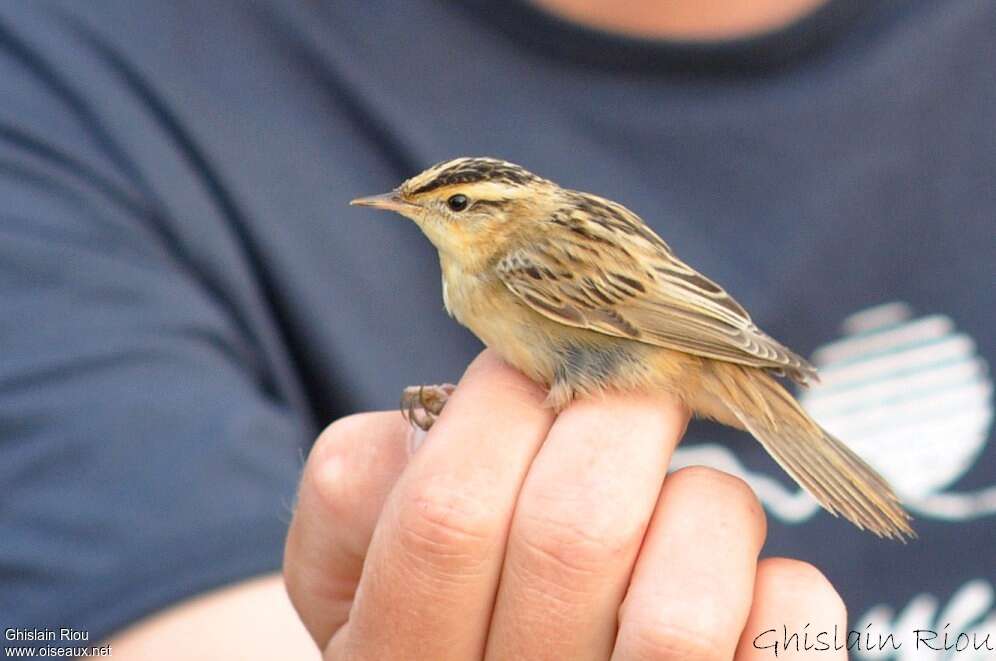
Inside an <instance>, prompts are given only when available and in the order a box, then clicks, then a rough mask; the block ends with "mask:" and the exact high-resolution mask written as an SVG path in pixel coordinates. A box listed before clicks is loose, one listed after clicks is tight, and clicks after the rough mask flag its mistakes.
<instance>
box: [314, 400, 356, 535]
mask: <svg viewBox="0 0 996 661" xmlns="http://www.w3.org/2000/svg"><path fill="white" fill-rule="evenodd" d="M358 418H359V416H349V417H347V418H342V419H341V420H337V421H336V422H333V423H332V424H331V425H329V426H328V427H326V428H325V430H324V431H322V433H321V434H320V435H319V436H318V439H317V440H316V441H315V444H314V446H313V447H312V449H311V453H310V454H309V456H308V461H307V463H306V464H305V467H304V475H303V479H302V485H304V486H302V489H307V490H308V491H309V492H311V494H313V495H314V496H315V497H316V498H317V500H318V502H319V505H320V506H321V508H322V510H323V511H324V512H325V513H326V514H328V515H330V516H337V515H340V514H345V511H346V510H347V509H348V508H349V503H350V502H351V499H352V498H353V497H354V496H353V494H354V491H355V490H354V489H353V488H352V487H353V485H354V484H355V480H354V479H353V478H352V476H353V475H354V473H353V471H351V470H350V469H349V464H350V460H351V453H350V447H349V445H348V443H347V439H348V438H350V436H351V434H350V431H351V430H352V429H353V428H354V427H355V426H356V425H357V424H358V423H359V420H358Z"/></svg>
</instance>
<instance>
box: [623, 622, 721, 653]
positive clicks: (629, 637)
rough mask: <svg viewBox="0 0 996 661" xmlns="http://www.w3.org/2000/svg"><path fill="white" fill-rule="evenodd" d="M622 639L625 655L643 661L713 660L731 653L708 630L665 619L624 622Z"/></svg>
mask: <svg viewBox="0 0 996 661" xmlns="http://www.w3.org/2000/svg"><path fill="white" fill-rule="evenodd" d="M618 641H619V642H618V646H619V648H620V651H621V652H622V654H621V656H622V658H625V659H634V660H639V661H643V660H644V659H646V660H654V661H671V660H672V659H673V660H675V661H678V660H680V661H713V660H716V659H723V658H728V656H729V655H728V653H724V651H723V644H722V641H719V640H716V639H715V636H714V635H713V633H712V632H711V631H709V630H708V629H704V628H701V627H697V626H689V625H685V624H682V623H679V622H675V621H666V620H664V619H663V618H656V619H635V620H629V621H624V622H623V624H622V625H621V626H620V629H619V635H618Z"/></svg>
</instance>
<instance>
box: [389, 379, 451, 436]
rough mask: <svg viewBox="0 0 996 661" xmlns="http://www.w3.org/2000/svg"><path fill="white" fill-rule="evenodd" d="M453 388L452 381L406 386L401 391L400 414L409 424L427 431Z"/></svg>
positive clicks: (441, 410) (440, 411)
mask: <svg viewBox="0 0 996 661" xmlns="http://www.w3.org/2000/svg"><path fill="white" fill-rule="evenodd" d="M455 389H456V386H454V385H453V384H452V383H443V384H440V385H421V386H408V387H407V388H405V389H404V390H403V391H402V393H401V403H400V408H401V415H402V416H403V417H404V418H405V420H407V421H408V423H409V424H411V425H414V426H415V427H418V428H419V429H421V430H423V431H429V429H430V428H431V427H432V425H433V423H434V422H436V418H438V417H439V414H440V413H442V412H443V407H444V406H446V402H447V400H449V398H450V395H452V394H453V391H454V390H455Z"/></svg>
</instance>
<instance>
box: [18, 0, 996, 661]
mask: <svg viewBox="0 0 996 661" xmlns="http://www.w3.org/2000/svg"><path fill="white" fill-rule="evenodd" d="M994 63H996V4H994V3H992V2H990V1H988V0H957V1H955V0H951V1H947V2H939V1H936V0H902V1H878V2H871V1H867V0H829V2H828V3H827V4H825V5H824V6H823V7H821V8H820V9H818V10H817V11H816V12H815V13H814V14H812V15H810V16H809V17H807V18H805V19H803V20H801V21H799V22H797V23H795V24H793V25H791V26H789V27H787V28H785V29H782V30H778V31H776V32H773V33H770V34H765V35H762V36H759V37H756V38H750V39H744V40H739V41H727V42H719V43H707V44H704V43H675V42H660V41H650V40H646V41H640V40H633V39H624V38H621V37H618V36H613V35H610V34H606V33H600V32H596V31H593V30H588V29H585V28H582V27H580V26H577V25H573V24H570V23H567V22H564V21H561V20H558V19H555V18H553V17H552V16H549V15H547V14H544V13H542V12H541V11H539V10H538V9H535V8H533V7H532V6H531V5H529V4H527V3H526V2H525V1H524V0H520V1H517V2H513V1H509V0H502V1H499V0H465V1H464V2H462V3H453V2H443V1H440V0H408V1H406V2H403V3H401V2H387V1H384V0H365V1H363V2H360V1H355V2H352V1H351V2H347V1H342V2H332V1H331V0H311V1H305V0H301V1H300V2H290V1H287V2H266V3H263V2H252V3H247V2H240V1H238V0H225V1H212V2H155V1H152V0H99V1H91V2H74V1H72V0H65V1H61V2H59V1H44V2H43V1H38V2H17V3H4V4H3V5H0V99H2V103H0V493H2V496H0V626H2V627H4V628H6V627H63V626H78V627H86V628H87V629H88V630H89V632H90V636H91V640H94V639H99V638H101V637H103V636H106V635H108V634H110V633H112V632H113V631H115V630H117V629H119V628H120V627H123V626H126V625H127V624H129V623H131V622H133V621H134V620H136V619H137V618H139V617H141V616H143V615H145V614H147V613H150V612H153V611H156V610H158V609H161V608H164V607H166V606H168V605H170V604H172V603H175V602H177V601H178V600H181V599H184V598H186V597H189V596H191V595H194V594H197V593H200V592H203V591H206V590H210V589H212V588H214V587H216V586H219V585H223V584H226V583H231V582H235V581H239V580H242V579H245V578H247V577H250V576H253V575H256V574H259V573H264V572H268V571H271V570H274V569H276V568H278V566H279V564H280V560H281V549H282V543H283V537H284V534H285V532H286V525H287V522H288V520H289V518H290V507H291V503H292V498H293V494H294V490H295V486H296V483H297V480H298V476H299V471H300V468H301V465H302V456H303V453H305V452H306V451H307V448H308V446H309V444H310V442H311V441H312V439H313V438H314V437H315V435H316V433H317V431H318V430H319V429H320V428H321V427H322V426H324V425H325V424H327V423H328V422H330V421H332V420H333V419H334V418H336V417H338V416H341V415H343V414H346V413H349V412H354V411H359V410H364V409H372V408H391V407H394V406H395V405H396V402H397V399H398V394H399V392H400V390H401V388H402V387H403V386H405V385H409V384H413V383H432V382H440V381H452V380H455V379H456V378H458V377H459V375H460V373H461V371H462V369H463V367H464V366H465V365H466V364H467V362H468V361H469V360H470V359H471V358H472V357H473V356H474V355H475V353H477V352H478V351H479V349H480V345H479V343H478V341H477V340H476V339H475V338H474V337H473V336H472V335H470V334H469V332H467V331H466V330H464V329H463V328H461V327H459V326H458V325H457V324H456V323H455V322H453V321H452V320H450V319H448V318H447V317H446V315H445V313H444V311H443V308H442V304H441V301H440V291H439V288H440V287H439V269H438V264H437V259H436V255H435V253H434V251H433V249H432V247H431V246H430V244H429V243H428V242H427V241H426V240H425V239H424V238H423V237H422V236H421V235H420V234H419V232H418V230H417V228H416V227H415V226H414V225H413V224H411V223H407V222H399V221H396V220H393V219H391V218H388V217H385V216H382V215H379V214H375V212H372V211H368V210H361V209H355V208H354V209H350V208H348V207H347V202H348V200H350V199H351V198H353V197H356V196H358V195H362V194H369V193H377V192H382V191H384V190H387V189H389V188H391V187H392V186H394V185H395V184H397V183H398V182H399V181H400V180H402V179H403V178H406V177H408V176H411V175H412V174H414V173H416V172H418V171H419V170H421V169H422V168H424V167H425V166H427V165H429V164H431V163H434V162H436V161H440V160H443V159H446V158H451V157H455V156H461V155H490V156H498V157H501V158H505V159H508V160H511V161H515V162H518V163H521V164H522V165H524V166H525V167H527V168H529V169H531V170H533V171H535V172H537V173H539V174H541V175H543V176H545V177H549V178H551V179H554V180H556V181H558V182H559V183H561V184H563V185H565V186H570V187H572V188H577V189H582V190H588V191H592V192H595V193H598V194H602V195H605V196H607V197H610V198H613V199H616V200H619V201H620V202H622V203H624V204H626V205H627V206H629V207H630V208H632V209H633V210H634V211H636V212H637V213H639V214H641V215H642V216H643V217H644V218H645V219H646V220H647V222H648V223H650V224H651V225H652V226H653V227H654V228H655V229H656V230H657V231H658V232H659V233H660V234H661V236H663V237H664V238H665V239H666V240H667V241H668V242H669V243H670V244H671V246H672V247H673V248H674V249H675V251H676V252H677V253H678V254H679V255H680V256H681V257H682V258H683V259H684V260H686V261H687V262H689V263H690V264H692V265H693V266H695V267H697V268H698V269H700V270H701V271H702V272H704V273H705V274H708V275H709V276H710V277H712V278H713V279H715V280H717V281H718V282H720V283H721V284H723V285H724V286H725V287H726V288H727V289H728V290H729V291H730V292H731V293H732V294H733V295H734V296H735V297H736V298H737V299H738V300H740V301H741V302H742V303H743V304H744V305H745V307H746V308H747V309H748V310H750V311H751V312H752V314H753V316H754V318H755V320H756V321H757V322H758V324H759V325H760V326H761V327H762V328H764V329H765V330H766V331H768V332H769V333H770V334H772V335H773V336H774V337H776V338H778V339H779V340H781V341H783V342H784V343H786V344H787V345H788V346H790V347H792V348H793V349H795V350H796V351H798V352H800V353H802V354H805V355H808V356H810V357H812V358H813V359H814V361H815V362H816V363H817V364H818V365H819V366H820V367H821V368H822V369H823V374H824V380H823V384H822V386H820V387H819V388H817V389H815V390H813V391H812V392H810V393H808V394H806V395H805V397H804V400H803V401H804V402H805V404H806V405H807V406H808V407H809V408H810V409H811V411H812V412H813V414H814V416H815V417H816V418H817V419H819V420H821V421H822V422H823V423H824V424H825V425H826V426H827V427H828V428H829V429H830V430H831V431H833V432H835V433H836V434H837V435H838V436H840V437H841V438H842V439H843V440H845V441H847V442H848V443H850V444H851V445H852V446H853V447H854V448H855V449H856V450H857V451H858V452H860V453H861V454H862V455H863V456H865V457H866V458H867V459H868V460H869V462H870V463H872V464H873V465H874V466H875V467H876V468H878V469H879V470H880V471H881V472H882V473H883V474H885V475H886V476H887V477H888V478H890V480H891V481H892V482H893V484H894V485H895V487H896V489H897V490H898V491H899V492H900V493H901V494H902V495H903V497H904V499H905V501H906V503H907V504H908V506H909V509H910V511H911V512H912V513H913V515H914V516H915V518H916V521H915V525H916V528H917V530H918V532H919V533H920V539H919V540H917V541H915V542H913V543H910V544H908V545H906V546H902V545H899V544H897V543H894V542H888V541H882V540H879V539H876V538H875V537H873V536H871V535H870V534H867V533H861V532H859V531H857V530H856V529H854V528H853V527H852V526H851V525H850V524H848V523H846V522H844V521H840V520H834V519H833V518H831V517H830V516H829V515H827V514H826V513H825V512H823V511H822V510H820V509H819V508H818V507H817V506H816V504H815V503H814V502H813V500H812V499H811V498H810V497H809V496H808V495H806V494H804V493H803V492H801V491H800V490H799V488H798V487H796V486H795V485H794V484H793V483H792V482H791V481H790V480H789V479H788V478H787V477H786V476H785V475H784V474H783V473H782V472H781V471H780V470H779V469H778V468H777V466H776V465H775V464H774V463H773V462H772V461H771V460H770V459H769V458H768V457H767V456H766V455H765V454H764V452H763V450H761V448H760V447H759V445H758V444H757V443H755V442H753V441H752V440H750V439H749V438H748V437H747V435H745V434H742V433H737V432H734V431H731V430H727V429H725V428H720V427H718V426H714V425H709V424H704V423H695V424H693V425H692V427H691V428H690V430H689V433H688V437H687V439H686V440H685V442H684V443H683V445H682V446H681V448H680V450H679V452H678V455H677V458H676V465H682V464H689V463H705V464H710V465H713V466H717V467H719V468H722V469H724V470H728V471H730V472H733V473H735V474H738V475H741V476H743V477H744V478H745V479H747V480H748V481H749V482H750V483H751V484H752V485H753V486H754V487H755V489H756V490H757V492H758V494H759V496H760V497H761V499H762V501H763V502H764V504H765V506H766V509H767V512H768V516H769V522H770V525H769V530H770V532H769V539H768V543H767V547H766V551H765V552H766V553H768V554H782V555H790V556H794V557H798V558H801V559H804V560H807V561H809V562H812V563H814V564H815V565H816V566H818V567H819V568H821V569H822V570H824V571H825V572H826V573H827V575H828V576H829V578H830V579H831V580H832V581H833V583H834V584H835V585H836V586H837V587H838V589H839V590H840V591H841V593H842V594H843V596H844V598H845V601H846V602H847V604H848V606H849V609H850V614H851V617H852V622H853V624H854V625H856V626H858V627H861V628H863V627H864V626H865V624H867V623H869V622H872V621H874V622H875V623H877V624H876V627H879V628H880V629H881V628H887V627H889V626H894V627H898V628H903V627H906V628H911V627H909V626H908V625H910V624H912V625H917V626H923V627H930V626H934V625H936V626H937V627H938V628H940V626H943V624H944V618H945V617H947V618H949V619H950V618H955V619H954V620H952V622H953V624H952V626H959V627H961V628H962V629H965V630H967V629H970V628H971V627H978V626H983V627H985V626H988V627H989V628H990V629H993V628H996V593H994V590H996V555H994V549H996V444H994V443H993V442H992V435H993V434H992V423H993V397H992V377H991V375H990V374H989V372H988V371H987V363H988V364H991V363H993V361H994V359H996V333H994V329H996V312H994V305H993V281H994V277H993V276H994V269H993V262H994V256H996V245H994V226H996V223H994V219H996V128H994V120H996V80H994V75H996V74H994V71H996V64H994ZM952 613H955V614H956V615H957V617H955V615H952ZM904 618H905V619H904ZM959 618H960V619H959ZM955 620H957V625H956V624H954V622H955ZM903 635H906V636H908V635H909V632H906V631H904V632H903ZM993 640H994V642H996V634H994V637H993ZM855 658H864V657H863V656H861V654H860V653H856V655H855ZM959 658H967V657H959Z"/></svg>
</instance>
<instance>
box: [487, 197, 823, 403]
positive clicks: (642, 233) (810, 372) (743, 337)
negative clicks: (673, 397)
mask: <svg viewBox="0 0 996 661" xmlns="http://www.w3.org/2000/svg"><path fill="white" fill-rule="evenodd" d="M572 199H574V200H576V201H575V202H574V203H572V204H571V205H568V206H566V207H564V208H562V209H561V210H560V211H558V212H557V213H556V214H555V215H554V216H553V217H552V218H551V219H550V222H552V223H554V224H556V225H559V226H560V228H557V229H560V230H563V229H566V230H568V231H566V232H564V231H557V232H556V237H555V238H554V236H553V234H554V233H553V232H547V233H546V234H545V235H544V236H543V237H542V238H540V239H539V240H535V241H532V242H531V243H529V244H528V245H527V246H525V247H521V248H518V249H516V250H514V251H512V252H510V253H509V254H507V255H505V256H504V257H503V258H502V259H501V260H500V262H499V263H498V265H497V271H498V274H499V277H500V278H501V280H502V282H503V283H504V284H505V286H506V287H507V288H508V289H509V290H510V291H511V292H512V293H513V294H515V295H516V296H517V297H518V298H519V299H520V300H522V301H523V302H524V303H526V305H528V306H529V307H531V308H532V309H534V310H535V311H537V312H539V313H540V314H542V315H543V316H545V317H547V318H548V319H551V320H553V321H557V322H559V323H562V324H566V325H568V326H574V327H578V328H586V329H589V330H592V331H596V332H600V333H604V334H606V335H612V336H615V337H622V338H627V339H632V340H635V341H639V342H645V343H647V344H653V345H656V346H661V347H666V348H669V349H676V350H678V351H684V352H686V353H691V354H695V355H699V356H704V357H707V358H714V359H717V360H724V361H728V362H733V363H739V364H743V365H751V366H754V367H761V368H765V369H769V370H771V371H773V372H775V373H778V374H780V375H785V376H788V377H790V378H792V379H793V380H795V381H798V382H800V383H806V382H807V381H809V380H811V379H815V378H816V370H815V369H814V368H813V367H812V366H811V365H810V364H809V363H808V362H806V361H805V360H803V359H802V358H801V357H799V356H797V355H796V354H794V353H793V352H792V351H790V350H789V349H787V348H786V347H784V346H782V345H781V344H779V343H778V342H777V341H775V340H774V339H772V338H771V337H769V336H768V335H766V334H765V333H764V332H762V331H761V330H760V329H759V328H758V327H757V326H756V325H755V324H754V322H753V321H752V320H751V318H750V315H748V314H747V312H746V310H744V308H743V307H742V306H741V305H740V304H739V303H737V302H736V301H735V300H734V299H733V298H732V297H731V296H730V295H729V294H727V293H726V292H725V291H724V290H723V289H722V287H720V286H719V285H717V284H716V283H714V282H713V281H711V280H709V279H708V278H706V277H705V276H703V275H702V274H700V273H698V272H697V271H696V270H695V269H693V268H691V267H690V266H688V265H687V264H685V263H684V262H682V261H681V260H679V259H678V258H677V257H676V256H675V255H674V254H673V252H672V251H671V249H670V248H669V247H668V246H667V244H666V243H664V241H663V240H661V238H660V237H659V236H657V235H656V234H655V233H654V232H653V231H652V230H651V229H650V228H649V227H647V226H646V225H645V224H644V223H643V221H641V220H640V218H639V217H638V216H636V215H635V214H633V213H632V212H631V211H629V210H627V209H626V208H625V207H623V206H621V205H619V204H616V203H614V202H610V201H608V200H603V199H601V198H598V197H595V196H593V195H588V194H586V193H576V192H572Z"/></svg>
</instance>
